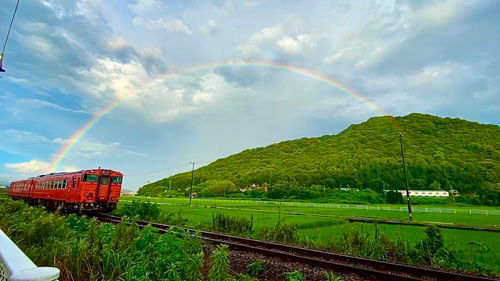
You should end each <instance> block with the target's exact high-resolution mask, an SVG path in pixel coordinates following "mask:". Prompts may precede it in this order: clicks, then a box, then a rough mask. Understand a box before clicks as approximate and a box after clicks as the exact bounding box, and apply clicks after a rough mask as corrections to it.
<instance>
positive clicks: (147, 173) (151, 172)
mask: <svg viewBox="0 0 500 281" xmlns="http://www.w3.org/2000/svg"><path fill="white" fill-rule="evenodd" d="M208 162H210V161H198V162H196V163H208ZM190 163H191V162H187V163H182V164H179V165H175V166H171V167H166V168H162V169H159V170H155V171H150V172H145V173H140V174H132V175H128V174H124V176H127V177H135V176H142V175H149V174H154V173H158V172H162V171H165V170H169V169H174V168H178V167H182V166H184V165H188V164H190Z"/></svg>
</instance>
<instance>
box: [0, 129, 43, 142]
mask: <svg viewBox="0 0 500 281" xmlns="http://www.w3.org/2000/svg"><path fill="white" fill-rule="evenodd" d="M5 133H7V134H8V135H10V136H12V137H13V138H14V139H13V140H14V141H16V142H31V143H39V142H47V141H48V139H47V138H46V137H44V136H42V135H39V134H37V133H35V132H27V131H18V130H13V129H10V130H7V131H5Z"/></svg>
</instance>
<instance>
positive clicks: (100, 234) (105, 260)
mask: <svg viewBox="0 0 500 281" xmlns="http://www.w3.org/2000/svg"><path fill="white" fill-rule="evenodd" d="M128 222H129V221H127V220H124V221H123V222H122V223H121V224H119V225H118V226H113V225H111V224H107V223H106V224H99V223H98V222H97V221H96V220H95V219H93V220H88V219H86V218H82V217H77V216H75V215H69V216H60V215H58V214H53V213H48V212H46V211H45V210H44V209H43V208H42V207H28V206H27V205H26V204H25V203H24V202H21V201H12V200H10V199H7V198H0V227H1V228H2V229H3V230H4V231H5V232H6V234H7V235H8V236H9V237H10V238H11V239H12V240H13V241H15V242H16V243H17V245H19V246H20V247H21V248H22V250H23V251H24V252H25V253H26V254H27V255H28V256H29V257H30V258H31V259H32V260H33V261H34V262H35V263H36V264H37V265H39V266H55V267H58V268H59V269H60V270H61V278H60V280H200V279H201V269H202V267H203V251H202V247H201V246H202V244H201V239H199V238H198V237H196V236H190V235H181V236H180V235H178V234H177V233H167V234H164V235H160V234H159V233H158V230H157V229H155V228H153V227H151V226H148V227H146V228H145V229H144V230H139V228H138V227H137V226H135V225H134V224H131V225H129V224H128Z"/></svg>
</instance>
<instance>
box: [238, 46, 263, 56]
mask: <svg viewBox="0 0 500 281" xmlns="http://www.w3.org/2000/svg"><path fill="white" fill-rule="evenodd" d="M236 49H237V50H238V52H239V53H240V57H242V58H243V59H252V58H255V57H258V56H259V55H260V49H259V47H257V46H255V45H241V46H238V47H236Z"/></svg>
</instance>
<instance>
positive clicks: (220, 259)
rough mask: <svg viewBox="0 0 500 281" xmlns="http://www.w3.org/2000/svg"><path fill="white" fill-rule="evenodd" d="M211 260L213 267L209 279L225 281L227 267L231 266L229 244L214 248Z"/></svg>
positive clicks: (211, 280)
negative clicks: (228, 251)
mask: <svg viewBox="0 0 500 281" xmlns="http://www.w3.org/2000/svg"><path fill="white" fill-rule="evenodd" d="M210 262H211V267H210V272H209V274H208V280H210V281H224V280H225V279H226V277H227V269H228V268H229V258H228V255H227V245H220V246H219V247H217V249H215V250H213V251H212V258H211V260H210Z"/></svg>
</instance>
